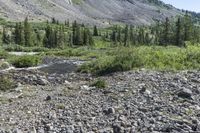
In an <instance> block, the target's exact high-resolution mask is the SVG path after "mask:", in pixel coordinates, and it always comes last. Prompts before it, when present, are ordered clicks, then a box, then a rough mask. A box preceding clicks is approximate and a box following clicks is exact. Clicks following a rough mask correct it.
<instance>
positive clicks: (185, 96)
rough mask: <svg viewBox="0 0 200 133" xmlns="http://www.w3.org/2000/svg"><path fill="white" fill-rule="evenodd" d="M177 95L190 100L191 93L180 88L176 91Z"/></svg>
mask: <svg viewBox="0 0 200 133" xmlns="http://www.w3.org/2000/svg"><path fill="white" fill-rule="evenodd" d="M177 95H178V96H179V97H181V98H188V99H191V98H192V91H191V90H189V89H186V88H182V89H181V90H180V91H178V93H177Z"/></svg>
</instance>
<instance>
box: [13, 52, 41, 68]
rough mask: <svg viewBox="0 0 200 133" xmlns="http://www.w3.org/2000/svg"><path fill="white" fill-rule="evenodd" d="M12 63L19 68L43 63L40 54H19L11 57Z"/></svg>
mask: <svg viewBox="0 0 200 133" xmlns="http://www.w3.org/2000/svg"><path fill="white" fill-rule="evenodd" d="M10 62H11V64H12V65H13V66H15V67H17V68H27V67H33V66H37V65H38V64H39V63H41V57H39V56H32V55H25V56H19V57H15V58H13V59H11V61H10Z"/></svg>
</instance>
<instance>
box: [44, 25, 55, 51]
mask: <svg viewBox="0 0 200 133" xmlns="http://www.w3.org/2000/svg"><path fill="white" fill-rule="evenodd" d="M52 36H53V31H52V28H51V27H50V26H49V25H48V26H47V28H46V29H45V36H44V40H43V42H44V46H45V47H47V48H52V47H53V43H54V42H53V39H52Z"/></svg>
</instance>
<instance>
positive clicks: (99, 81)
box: [90, 79, 107, 89]
mask: <svg viewBox="0 0 200 133" xmlns="http://www.w3.org/2000/svg"><path fill="white" fill-rule="evenodd" d="M90 86H92V87H96V88H100V89H103V88H106V87H107V83H106V81H105V80H103V79H97V80H96V81H94V82H93V83H92V84H91V85H90Z"/></svg>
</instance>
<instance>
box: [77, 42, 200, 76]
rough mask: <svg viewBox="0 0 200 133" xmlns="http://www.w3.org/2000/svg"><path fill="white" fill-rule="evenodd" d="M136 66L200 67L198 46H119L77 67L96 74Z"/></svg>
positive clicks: (160, 68)
mask: <svg viewBox="0 0 200 133" xmlns="http://www.w3.org/2000/svg"><path fill="white" fill-rule="evenodd" d="M138 68H146V69H154V70H170V71H171V70H185V69H199V68H200V48H199V47H195V46H188V47H187V48H179V47H174V46H168V47H159V46H155V47H147V46H141V47H134V48H125V47H120V48H119V49H118V50H116V51H113V52H112V53H109V55H106V56H103V57H101V58H98V59H97V60H95V61H92V62H89V63H86V64H84V65H82V66H81V67H80V68H79V71H81V72H91V73H93V74H97V75H103V74H109V73H113V72H118V71H128V70H133V69H138Z"/></svg>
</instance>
